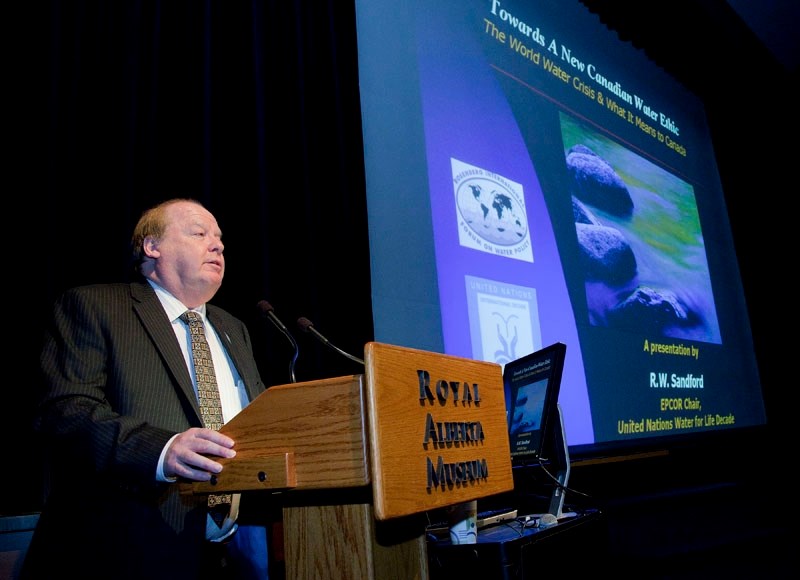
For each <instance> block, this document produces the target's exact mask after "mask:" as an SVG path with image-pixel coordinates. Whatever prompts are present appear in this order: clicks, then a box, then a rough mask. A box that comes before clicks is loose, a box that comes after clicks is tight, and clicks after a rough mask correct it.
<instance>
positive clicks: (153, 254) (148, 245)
mask: <svg viewBox="0 0 800 580" xmlns="http://www.w3.org/2000/svg"><path fill="white" fill-rule="evenodd" d="M142 251H143V253H144V256H145V257H146V258H154V259H155V258H158V257H159V256H160V255H161V252H159V251H158V240H156V239H155V238H154V237H153V236H147V237H146V238H145V239H144V242H142Z"/></svg>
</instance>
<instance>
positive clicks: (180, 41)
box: [0, 0, 372, 514]
mask: <svg viewBox="0 0 800 580" xmlns="http://www.w3.org/2000/svg"><path fill="white" fill-rule="evenodd" d="M32 18H33V19H32V20H31V21H30V22H31V24H32V30H33V29H35V34H34V36H33V38H29V39H28V40H30V41H31V43H30V45H28V46H30V47H31V48H32V49H34V50H33V51H32V52H31V54H34V55H35V57H36V59H37V60H36V61H34V62H30V63H29V66H31V65H34V64H35V66H32V68H35V70H27V71H26V72H28V73H31V74H32V78H33V79H34V80H35V83H34V86H35V87H36V90H34V91H32V97H31V98H32V101H31V103H33V102H34V101H35V105H36V106H35V107H34V110H33V111H32V116H31V118H28V119H26V120H24V121H23V124H25V125H28V123H30V125H29V126H27V127H26V128H25V131H24V133H25V134H26V135H27V137H29V138H30V139H31V146H32V147H31V149H30V150H29V151H30V156H29V158H28V159H27V161H29V162H30V164H31V167H30V169H27V168H26V170H25V171H24V175H25V181H24V182H23V183H24V184H23V183H21V184H20V189H19V190H18V191H19V195H18V196H15V197H18V198H19V199H17V201H16V203H20V202H21V203H22V204H23V206H24V207H26V208H28V210H27V212H26V213H22V214H20V215H23V216H24V217H25V218H27V217H28V215H30V216H32V217H33V220H32V221H31V222H29V223H17V224H13V225H15V226H16V227H19V228H21V229H22V232H21V233H20V237H19V238H18V239H19V240H20V241H22V240H24V241H22V243H23V245H24V252H25V254H24V260H23V262H24V263H25V265H26V270H27V269H28V268H30V272H28V273H27V274H26V277H25V278H26V279H25V281H24V285H23V286H22V287H21V288H19V290H20V291H21V292H22V294H23V297H22V298H23V300H24V304H25V312H24V315H25V318H26V320H28V322H26V323H22V324H21V325H20V328H23V332H24V336H25V338H24V339H23V340H22V341H21V342H19V343H17V342H15V348H18V349H19V353H20V354H21V355H22V358H23V359H24V372H23V373H21V374H20V376H21V377H24V378H25V380H24V382H21V383H20V386H19V388H15V389H14V391H13V393H12V397H13V400H12V404H11V408H13V409H14V417H13V418H12V429H11V430H10V431H9V433H13V434H14V437H13V438H10V439H9V438H6V440H13V441H15V444H14V447H13V449H12V450H11V457H10V460H11V461H12V465H14V466H15V473H16V474H17V475H16V476H15V478H14V480H13V482H12V486H13V487H14V488H17V489H18V490H19V491H18V492H17V491H16V489H15V493H14V494H13V495H11V494H5V493H4V494H2V497H3V499H2V500H1V501H2V502H3V503H2V505H0V514H3V513H17V512H26V511H38V509H39V507H40V503H41V494H40V491H39V481H40V479H39V471H38V469H39V468H38V463H37V459H38V458H37V457H36V452H35V445H34V443H33V442H32V441H31V439H30V435H29V428H28V426H29V418H30V413H31V411H32V405H33V395H34V388H33V387H34V385H33V382H34V381H35V380H36V369H37V367H36V364H37V361H38V349H39V344H40V341H41V334H42V330H43V327H44V324H45V320H46V317H47V314H48V309H49V305H50V304H51V303H52V301H53V299H54V298H55V297H56V295H57V294H58V293H60V292H61V291H62V290H64V289H65V288H67V287H70V286H74V285H80V284H87V283H95V282H110V281H125V280H128V279H130V278H131V276H132V272H133V270H132V264H131V261H130V259H129V239H130V234H131V232H132V229H133V226H134V224H135V222H136V221H137V219H138V218H139V215H140V214H141V212H142V211H143V210H144V209H146V208H147V207H149V206H151V205H153V204H155V203H157V202H159V201H161V200H163V199H166V198H170V197H174V196H187V197H193V198H196V199H198V200H200V201H201V202H203V203H204V204H205V205H206V206H207V207H208V208H209V209H210V210H211V211H212V212H213V213H214V214H215V215H216V217H217V219H218V222H219V224H220V226H221V228H222V231H223V236H224V237H223V239H224V241H225V245H226V249H225V255H226V261H227V270H226V275H225V281H224V283H223V286H222V289H221V290H220V292H219V293H218V294H217V296H216V297H215V299H214V300H213V302H214V303H215V304H217V305H219V306H222V307H223V308H226V309H227V310H229V311H230V312H232V313H233V314H235V315H237V316H239V317H240V318H242V319H243V320H244V321H245V322H247V323H248V325H249V327H250V329H251V333H252V335H253V340H254V342H255V347H256V353H255V354H256V358H257V360H258V362H259V365H260V367H261V371H262V377H263V378H264V380H265V381H266V383H267V384H268V385H273V384H281V383H288V382H290V373H289V362H290V360H291V356H292V352H293V351H292V348H291V345H290V343H289V341H288V340H287V339H286V338H285V337H284V336H283V335H281V334H280V333H279V332H278V331H277V330H276V329H275V328H274V327H273V326H272V325H271V324H270V323H269V322H267V321H266V320H264V319H263V318H261V317H260V315H259V314H258V312H257V308H256V304H257V303H258V302H259V301H260V300H263V299H265V300H267V301H269V302H270V303H271V304H272V305H273V307H274V308H275V312H276V314H277V315H278V316H279V317H280V318H281V320H282V321H283V322H284V324H286V326H287V327H288V328H289V329H290V330H292V331H293V334H294V335H295V337H296V339H297V342H298V343H299V347H300V356H299V358H298V361H297V367H296V376H297V380H300V381H302V380H312V379H318V378H325V377H331V376H341V375H346V374H354V373H359V372H363V367H360V366H359V365H357V364H356V363H353V362H351V361H349V360H348V359H346V358H345V357H342V356H340V355H337V354H336V353H335V352H333V350H332V349H329V348H326V347H325V346H324V345H322V344H320V343H319V342H317V341H316V340H315V339H314V338H313V336H311V335H310V334H304V333H302V332H301V331H300V330H299V329H297V326H296V320H297V319H298V317H301V316H305V317H307V318H309V319H310V320H311V321H312V322H313V323H314V324H315V327H316V328H317V329H318V330H319V331H320V332H321V333H322V334H323V335H325V336H326V337H327V338H328V339H329V340H330V341H331V342H332V343H333V344H335V345H336V346H338V347H340V348H342V349H343V350H345V351H347V352H351V353H354V354H355V355H356V356H359V357H363V346H364V343H365V342H367V341H369V340H372V314H371V306H370V282H369V271H370V269H369V247H368V236H367V229H366V201H365V185H364V175H363V153H362V141H361V120H360V108H359V96H358V79H357V55H356V42H355V41H356V33H355V8H354V6H353V5H352V3H350V2H341V1H339V0H314V1H313V2H308V1H301V0H281V1H261V0H252V1H239V0H235V1H229V2H219V1H218V2H212V1H210V0H206V1H196V0H169V1H163V2H162V1H152V2H149V1H135V2H129V1H123V2H117V1H86V0H70V1H64V2H51V3H50V4H49V11H41V12H39V13H38V14H37V15H36V16H33V17H32ZM39 59H41V60H39ZM26 94H27V93H26ZM42 97H44V98H42ZM31 103H25V105H26V106H27V105H30V104H31ZM24 110H26V111H27V110H30V107H27V108H25V109H24ZM7 193H8V192H7ZM25 222H27V220H25ZM20 314H23V313H22V312H20ZM17 468H18V469H17ZM76 476H78V477H79V474H76ZM7 481H8V480H7ZM4 486H5V484H4Z"/></svg>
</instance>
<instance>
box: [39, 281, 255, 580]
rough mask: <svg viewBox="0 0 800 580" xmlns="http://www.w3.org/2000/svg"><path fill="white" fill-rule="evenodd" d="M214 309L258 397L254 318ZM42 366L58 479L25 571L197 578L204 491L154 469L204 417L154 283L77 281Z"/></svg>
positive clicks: (45, 424)
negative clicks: (248, 320)
mask: <svg viewBox="0 0 800 580" xmlns="http://www.w3.org/2000/svg"><path fill="white" fill-rule="evenodd" d="M207 316H208V319H209V321H210V322H211V324H213V326H214V328H215V329H216V330H217V333H218V334H219V336H220V338H221V340H222V342H223V343H224V345H225V347H226V348H227V350H228V353H229V354H230V357H231V359H232V360H233V363H234V365H235V366H236V369H237V370H238V372H239V375H240V376H241V378H242V380H243V381H244V383H245V385H246V388H247V391H248V394H249V396H250V400H251V401H252V400H253V398H255V397H256V396H257V395H258V394H260V393H261V392H263V391H264V388H265V387H264V385H263V383H262V381H261V377H260V376H259V373H258V369H257V367H256V363H255V360H254V357H253V350H252V344H251V342H250V335H249V333H248V330H247V327H246V326H245V324H244V323H243V322H242V321H240V320H238V319H236V318H234V317H233V316H231V315H230V314H228V313H227V312H225V311H224V310H222V309H220V308H217V307H215V306H213V305H211V304H209V305H207ZM41 370H42V373H43V379H44V380H43V384H44V391H43V396H42V398H41V404H40V406H39V408H38V410H37V415H36V422H35V426H36V429H37V431H38V432H39V433H40V434H41V436H42V443H43V449H44V451H45V453H46V454H47V455H48V456H49V458H50V459H51V460H52V461H51V462H50V473H49V476H50V480H51V482H52V486H51V488H50V491H49V493H48V497H47V500H46V503H45V507H44V509H43V511H42V514H41V516H40V519H39V524H38V526H37V529H36V531H35V534H34V537H33V539H32V542H31V545H30V548H29V551H28V555H27V557H26V562H25V574H26V575H29V577H36V578H50V577H55V575H56V572H57V573H58V574H57V575H58V576H59V577H74V578H95V577H103V578H148V579H149V578H161V577H163V578H169V579H170V580H176V579H180V578H195V577H196V570H195V569H194V564H195V563H198V562H199V553H198V552H199V549H200V547H201V546H202V544H203V542H204V535H205V523H206V511H205V507H204V505H205V499H204V497H203V496H192V495H191V494H189V495H187V494H181V493H179V486H178V485H176V484H168V483H159V482H157V481H156V479H155V474H156V465H157V462H158V458H159V455H160V454H161V451H162V449H163V448H164V445H165V444H166V442H167V440H168V439H169V438H170V437H172V436H173V435H174V434H176V433H178V432H180V431H184V430H186V429H187V428H189V427H201V426H202V422H201V418H200V410H199V408H198V405H197V398H196V396H195V393H194V390H193V388H192V381H191V377H190V375H189V370H188V369H187V366H186V362H185V360H184V358H183V355H182V353H181V349H180V346H179V345H178V342H177V341H176V339H175V333H174V331H173V329H172V327H171V325H170V321H169V320H168V318H167V315H166V313H165V312H164V309H163V308H162V306H161V303H160V302H159V301H158V298H157V297H156V294H155V292H154V291H153V289H152V288H151V287H150V285H149V284H148V283H147V282H146V281H144V280H142V281H141V282H136V283H132V284H105V285H94V286H85V287H81V288H75V289H72V290H69V291H67V292H66V293H65V294H64V295H63V296H62V297H61V298H60V299H59V300H58V302H57V303H56V305H55V307H54V315H53V320H52V323H51V325H50V327H49V328H48V329H47V332H46V335H45V341H44V347H43V350H42V355H41ZM245 506H246V498H243V500H242V509H243V510H244V509H245Z"/></svg>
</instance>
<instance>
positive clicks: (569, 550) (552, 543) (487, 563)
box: [427, 509, 607, 580]
mask: <svg viewBox="0 0 800 580" xmlns="http://www.w3.org/2000/svg"><path fill="white" fill-rule="evenodd" d="M548 515H549V514H548ZM601 516H602V514H601V512H600V510H597V509H582V510H575V511H565V512H564V513H563V515H562V517H561V518H558V519H557V523H552V524H543V522H545V521H547V520H548V518H547V517H545V518H544V519H542V514H539V513H536V514H516V515H515V516H514V517H511V518H509V517H508V516H507V515H506V514H500V515H499V516H495V517H502V518H505V519H500V520H499V521H495V522H493V523H490V524H487V525H484V526H483V527H482V528H480V529H479V530H478V539H477V543H475V544H461V545H458V544H453V543H452V542H451V541H450V537H449V532H448V531H447V530H446V529H445V531H444V532H442V531H436V532H433V531H431V529H429V530H428V536H427V538H428V543H427V549H428V565H429V572H430V580H445V579H450V578H458V577H462V576H460V575H462V574H463V577H465V578H467V577H469V578H480V579H481V580H492V579H495V578H497V579H502V580H506V579H512V578H513V579H524V578H534V577H536V578H539V577H541V574H542V573H543V572H545V571H548V572H550V571H552V572H559V571H560V572H563V571H564V570H569V571H570V572H575V571H576V570H577V569H579V568H580V567H581V566H585V567H586V570H587V571H588V570H591V569H595V570H596V568H594V566H596V564H597V563H598V562H599V561H600V560H601V559H602V558H604V557H605V554H606V549H605V547H606V542H607V536H606V530H605V524H604V523H603V522H602V517H601Z"/></svg>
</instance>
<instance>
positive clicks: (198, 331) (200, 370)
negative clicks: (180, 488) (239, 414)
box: [181, 310, 232, 527]
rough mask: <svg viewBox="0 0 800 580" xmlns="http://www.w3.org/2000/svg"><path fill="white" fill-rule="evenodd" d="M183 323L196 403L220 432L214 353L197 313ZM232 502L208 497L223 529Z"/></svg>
mask: <svg viewBox="0 0 800 580" xmlns="http://www.w3.org/2000/svg"><path fill="white" fill-rule="evenodd" d="M181 320H183V321H184V322H185V323H186V324H187V325H188V326H189V334H190V336H191V338H192V360H193V361H194V376H195V380H196V382H197V399H198V401H199V403H200V415H201V417H202V418H203V424H204V425H205V426H206V427H208V428H209V429H214V430H215V431H219V428H220V427H222V424H223V419H222V404H221V403H220V400H219V388H217V375H216V373H214V362H213V361H212V360H211V350H210V349H209V347H208V341H207V340H206V332H205V327H204V326H203V319H202V318H201V316H200V315H199V314H198V313H197V312H192V311H191V310H187V311H186V312H184V313H183V314H181ZM231 498H232V496H231V494H223V495H213V494H212V495H210V496H208V507H209V513H210V514H211V517H212V518H213V519H214V521H215V522H216V523H217V525H218V526H220V527H221V526H222V522H223V521H224V520H225V516H227V514H228V512H229V510H230V503H231ZM212 508H213V509H212Z"/></svg>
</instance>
